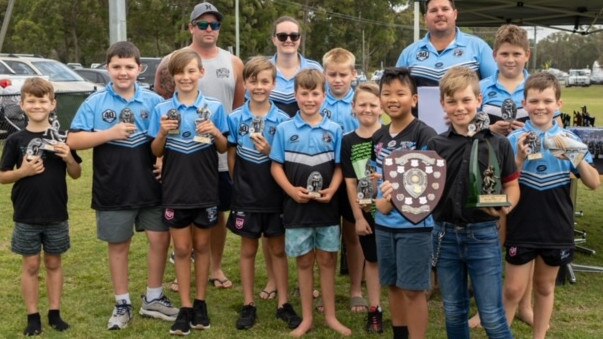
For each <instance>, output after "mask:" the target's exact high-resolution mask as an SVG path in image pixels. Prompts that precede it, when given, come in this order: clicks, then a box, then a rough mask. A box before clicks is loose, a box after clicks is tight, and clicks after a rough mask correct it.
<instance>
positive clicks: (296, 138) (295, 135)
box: [289, 134, 299, 142]
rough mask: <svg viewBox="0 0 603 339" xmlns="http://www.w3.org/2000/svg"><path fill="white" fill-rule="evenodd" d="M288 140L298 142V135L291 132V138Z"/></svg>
mask: <svg viewBox="0 0 603 339" xmlns="http://www.w3.org/2000/svg"><path fill="white" fill-rule="evenodd" d="M289 141H290V142H298V141H299V135H297V134H293V135H292V136H291V138H289Z"/></svg>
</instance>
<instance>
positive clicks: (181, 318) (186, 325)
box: [170, 307, 193, 335]
mask: <svg viewBox="0 0 603 339" xmlns="http://www.w3.org/2000/svg"><path fill="white" fill-rule="evenodd" d="M192 311H193V309H192V308H190V307H182V308H181V309H180V311H178V316H177V317H176V321H174V324H172V327H170V334H173V335H189V334H191V324H190V321H191V313H192Z"/></svg>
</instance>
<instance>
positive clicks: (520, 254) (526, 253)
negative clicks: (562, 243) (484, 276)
mask: <svg viewBox="0 0 603 339" xmlns="http://www.w3.org/2000/svg"><path fill="white" fill-rule="evenodd" d="M537 256H540V257H541V258H542V260H543V261H544V263H545V264H547V265H549V266H563V265H567V264H569V263H571V262H572V260H574V249H573V248H571V247H569V248H564V249H558V248H528V247H519V246H507V254H506V255H505V260H506V261H507V262H508V263H509V264H511V265H524V264H527V263H529V262H530V261H532V260H534V259H536V257H537Z"/></svg>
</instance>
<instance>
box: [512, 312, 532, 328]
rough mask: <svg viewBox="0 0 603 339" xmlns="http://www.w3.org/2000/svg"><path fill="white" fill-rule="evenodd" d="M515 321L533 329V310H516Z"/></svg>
mask: <svg viewBox="0 0 603 339" xmlns="http://www.w3.org/2000/svg"><path fill="white" fill-rule="evenodd" d="M516 317H517V320H519V321H521V322H524V323H526V324H527V325H529V326H530V327H534V310H533V309H532V308H522V309H518V310H517V315H516Z"/></svg>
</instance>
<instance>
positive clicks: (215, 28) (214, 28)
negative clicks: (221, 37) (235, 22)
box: [194, 21, 222, 31]
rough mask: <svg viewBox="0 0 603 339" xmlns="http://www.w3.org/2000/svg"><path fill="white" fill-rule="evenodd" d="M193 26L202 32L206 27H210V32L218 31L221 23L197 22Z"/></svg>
mask: <svg viewBox="0 0 603 339" xmlns="http://www.w3.org/2000/svg"><path fill="white" fill-rule="evenodd" d="M194 24H195V25H197V27H198V28H199V29H200V30H202V31H204V30H206V29H207V27H211V30H212V31H219V30H220V26H222V23H221V22H219V21H215V22H207V21H197V22H195V23H194Z"/></svg>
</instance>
